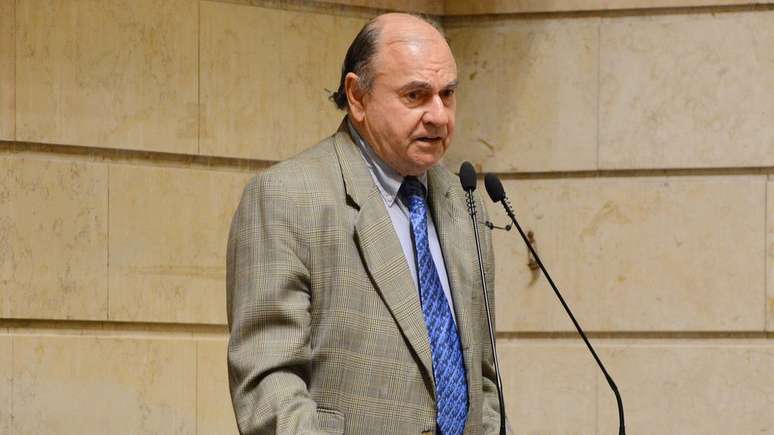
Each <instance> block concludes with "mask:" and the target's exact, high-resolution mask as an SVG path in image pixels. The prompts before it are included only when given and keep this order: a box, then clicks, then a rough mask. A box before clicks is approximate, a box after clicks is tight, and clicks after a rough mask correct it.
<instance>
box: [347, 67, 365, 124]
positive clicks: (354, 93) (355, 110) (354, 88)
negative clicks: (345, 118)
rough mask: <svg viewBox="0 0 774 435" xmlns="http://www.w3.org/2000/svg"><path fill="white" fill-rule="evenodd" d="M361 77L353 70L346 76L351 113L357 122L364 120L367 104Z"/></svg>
mask: <svg viewBox="0 0 774 435" xmlns="http://www.w3.org/2000/svg"><path fill="white" fill-rule="evenodd" d="M359 81H360V78H359V77H358V76H357V75H356V74H355V73H352V72H349V73H347V75H346V76H345V77H344V91H345V92H346V93H347V101H348V102H349V114H350V116H352V118H353V119H354V120H355V121H357V122H363V119H365V105H364V103H363V98H365V92H363V91H362V90H361V89H360V82H359Z"/></svg>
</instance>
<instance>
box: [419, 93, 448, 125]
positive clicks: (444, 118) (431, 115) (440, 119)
mask: <svg viewBox="0 0 774 435" xmlns="http://www.w3.org/2000/svg"><path fill="white" fill-rule="evenodd" d="M423 121H424V122H425V123H427V124H433V125H436V126H445V125H446V124H448V123H449V108H448V107H446V104H444V102H443V99H441V96H440V95H434V96H433V98H431V99H430V101H429V102H428V103H427V108H426V110H425V114H424V116H423Z"/></svg>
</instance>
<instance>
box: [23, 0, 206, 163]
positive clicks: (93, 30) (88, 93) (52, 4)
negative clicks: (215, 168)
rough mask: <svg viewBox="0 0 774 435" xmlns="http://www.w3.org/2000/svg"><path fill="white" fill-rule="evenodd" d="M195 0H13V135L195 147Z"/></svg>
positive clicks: (41, 139)
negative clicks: (14, 40)
mask: <svg viewBox="0 0 774 435" xmlns="http://www.w3.org/2000/svg"><path fill="white" fill-rule="evenodd" d="M197 18H198V2H197V1H195V0H171V1H163V2H157V1H154V0H138V1H131V2H122V1H119V0H92V1H72V0H57V1H47V0H44V1H39V0H19V1H18V2H17V11H16V28H17V29H18V32H17V35H16V47H17V57H16V77H17V84H16V120H17V122H16V128H17V132H16V139H17V140H20V141H29V142H43V143H53V144H66V145H84V146H91V147H107V148H121V149H141V150H154V151H164V152H177V153H191V154H193V153H196V152H197V151H198V150H197V135H198V127H197V114H198V110H197V26H198V19H197Z"/></svg>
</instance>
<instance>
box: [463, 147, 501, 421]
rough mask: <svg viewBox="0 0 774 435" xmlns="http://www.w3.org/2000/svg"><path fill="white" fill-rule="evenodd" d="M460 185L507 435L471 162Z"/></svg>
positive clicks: (465, 169) (498, 396) (464, 164)
mask: <svg viewBox="0 0 774 435" xmlns="http://www.w3.org/2000/svg"><path fill="white" fill-rule="evenodd" d="M460 183H461V184H462V189H463V190H464V191H465V199H466V201H467V205H468V214H469V215H470V219H471V220H472V221H473V234H474V235H475V239H476V254H477V256H478V269H479V272H480V274H481V287H482V289H483V291H484V307H486V322H487V327H488V328H489V341H490V344H491V345H492V358H493V359H494V369H495V375H496V377H497V400H498V401H499V402H500V435H505V432H506V423H505V399H503V381H502V379H501V378H500V365H499V363H498V358H497V344H496V343H495V332H494V329H493V328H492V313H491V312H490V309H489V292H488V290H487V285H486V272H485V271H484V262H483V260H482V257H481V239H480V236H479V234H478V223H477V221H476V202H475V200H474V199H473V191H474V190H476V170H475V169H473V165H471V164H470V163H469V162H463V163H462V166H460Z"/></svg>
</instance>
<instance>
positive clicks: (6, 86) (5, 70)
mask: <svg viewBox="0 0 774 435" xmlns="http://www.w3.org/2000/svg"><path fill="white" fill-rule="evenodd" d="M15 17H16V2H15V0H0V140H14V138H15V137H16V132H15V131H14V130H15V123H16V114H15V107H16V60H15V59H16V38H15V34H16V26H15V24H14V20H15Z"/></svg>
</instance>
